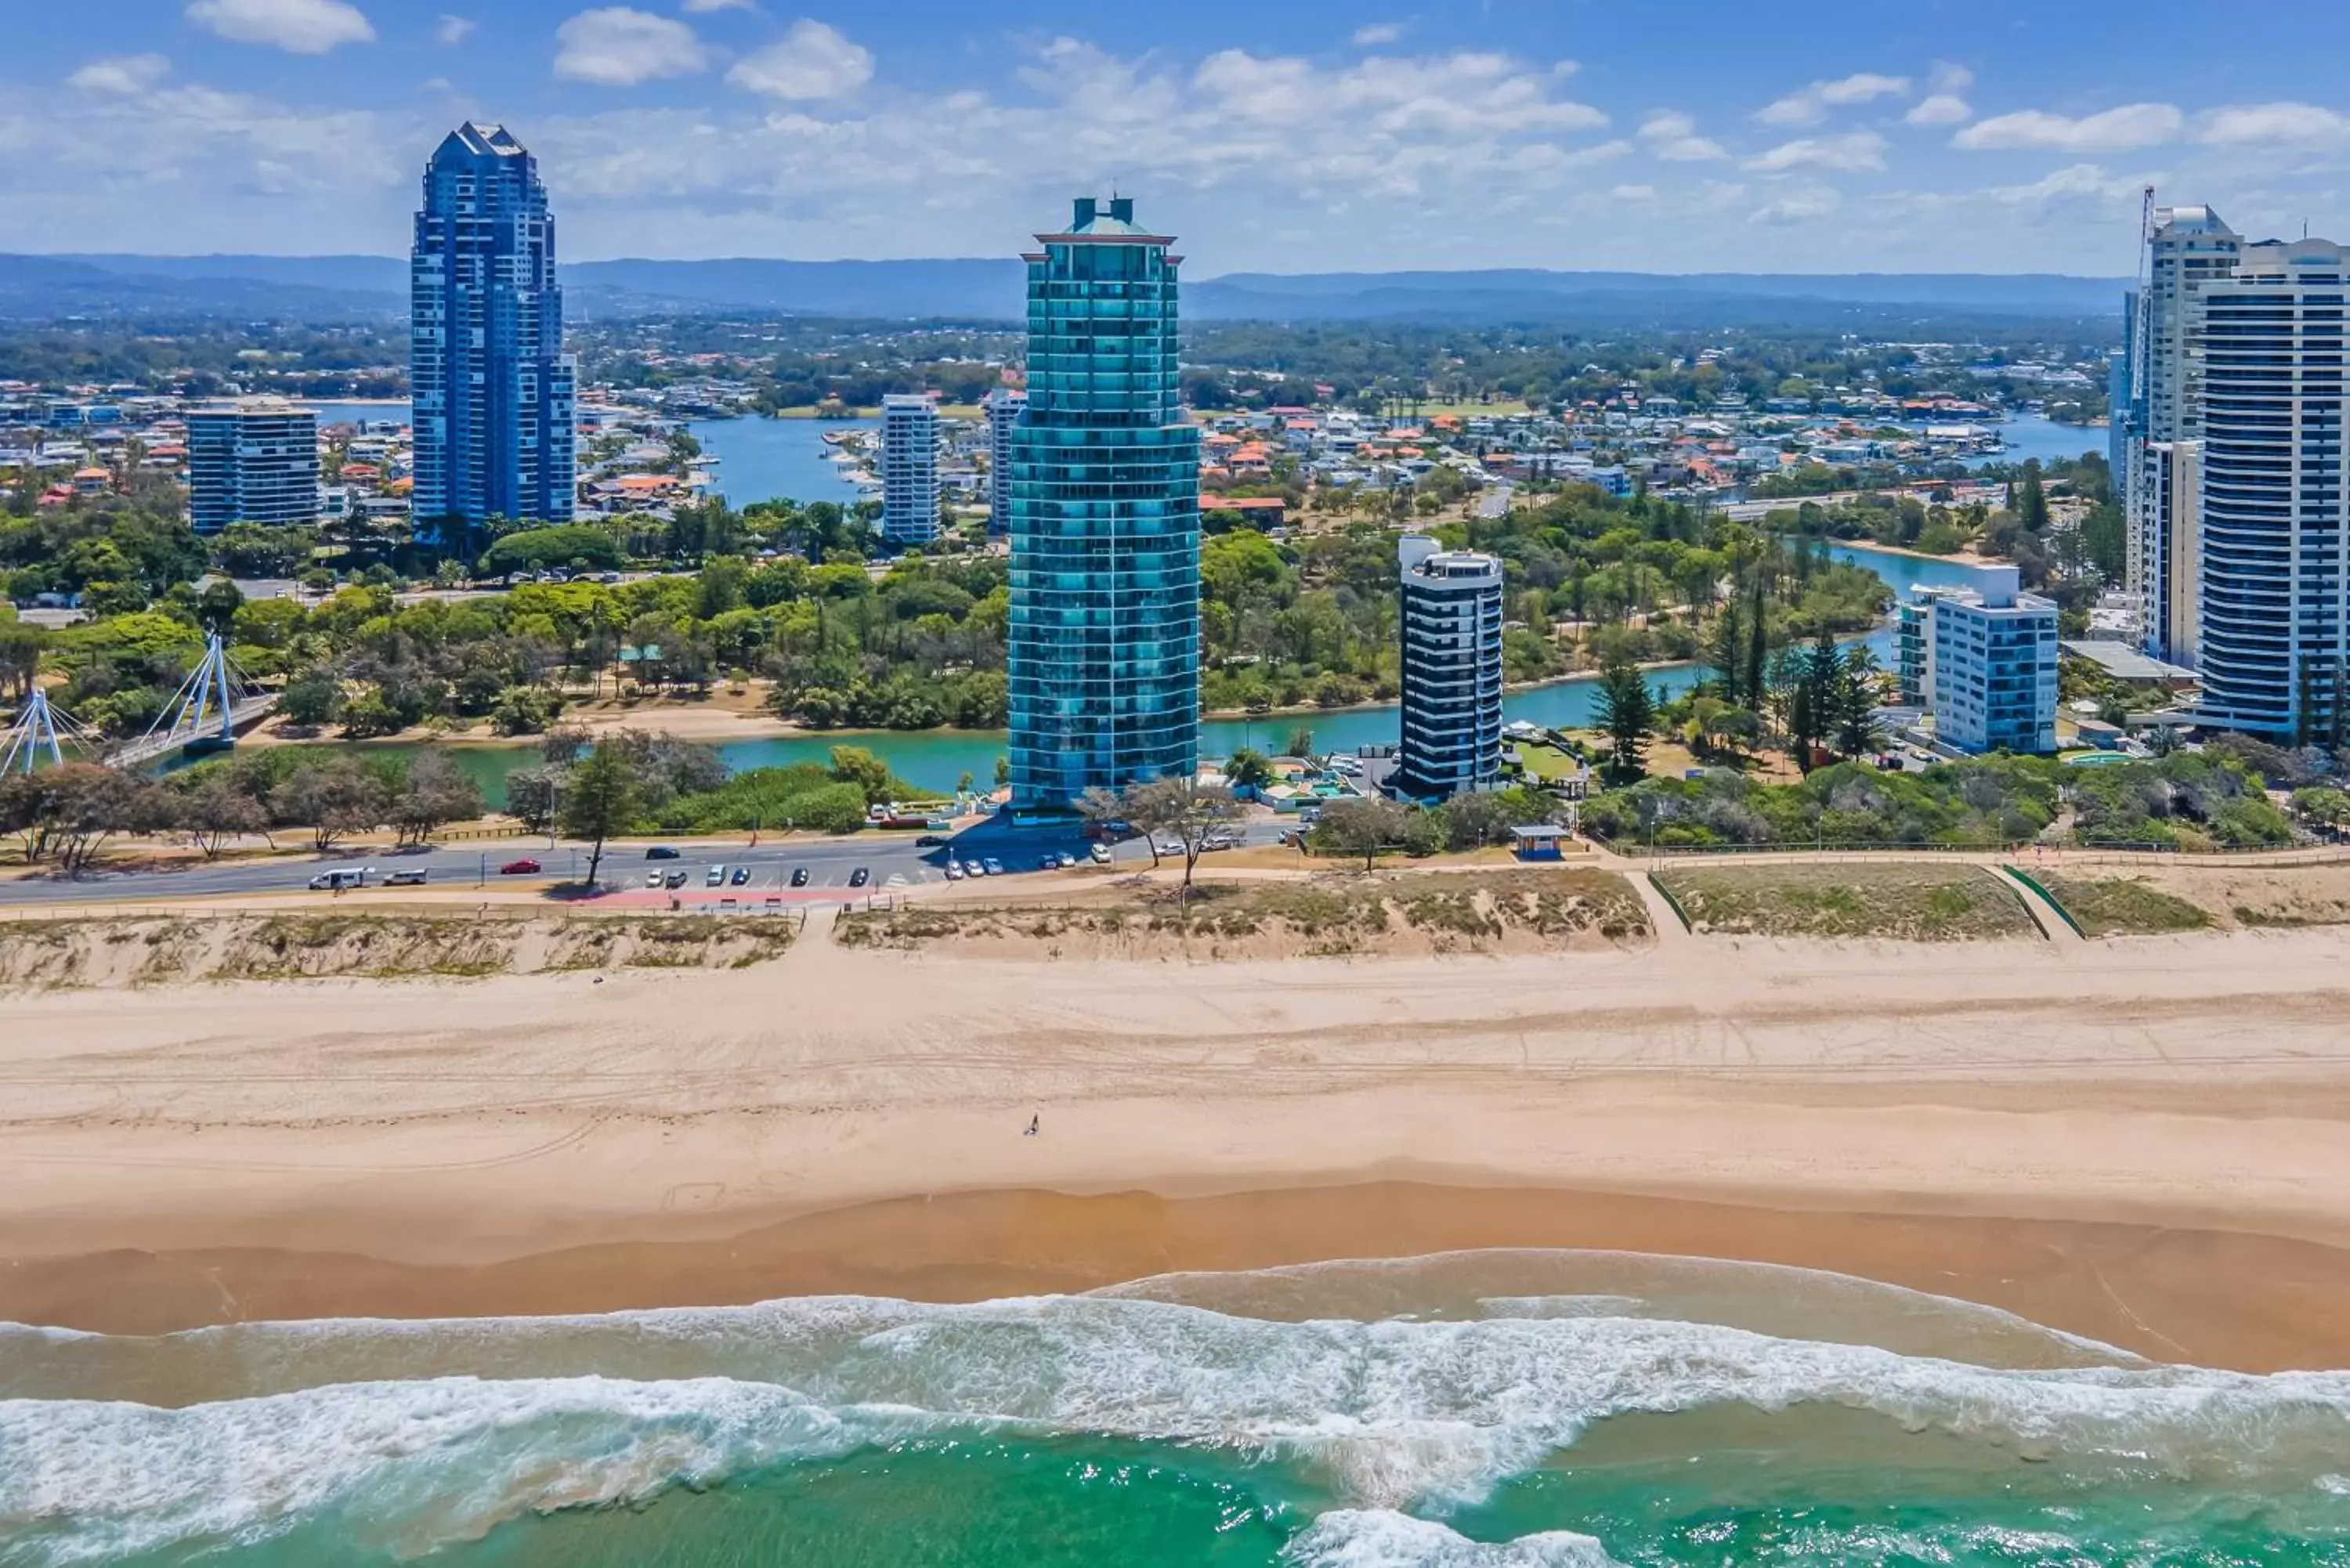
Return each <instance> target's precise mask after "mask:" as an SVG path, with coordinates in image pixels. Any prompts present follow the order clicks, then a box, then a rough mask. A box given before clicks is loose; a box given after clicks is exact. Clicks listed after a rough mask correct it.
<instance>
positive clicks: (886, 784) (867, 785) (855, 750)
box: [832, 746, 898, 806]
mask: <svg viewBox="0 0 2350 1568" xmlns="http://www.w3.org/2000/svg"><path fill="white" fill-rule="evenodd" d="M832 776H833V777H834V778H836V779H838V780H839V781H840V782H841V783H842V784H855V785H857V786H858V788H860V789H862V790H863V791H864V792H865V804H866V805H868V806H874V805H886V804H888V802H889V798H890V796H891V794H893V793H894V790H895V786H896V784H897V782H898V781H897V780H896V779H895V778H893V777H892V776H891V775H890V773H889V763H885V762H883V761H882V760H881V759H880V758H879V757H877V756H875V755H874V754H873V753H871V752H868V751H867V750H866V749H865V748H864V747H862V746H835V747H833V748H832Z"/></svg>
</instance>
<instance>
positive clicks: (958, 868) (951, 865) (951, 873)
mask: <svg viewBox="0 0 2350 1568" xmlns="http://www.w3.org/2000/svg"><path fill="white" fill-rule="evenodd" d="M962 879H963V877H962V864H961V863H960V862H958V861H953V860H950V861H948V862H947V880H948V881H950V882H960V881H962Z"/></svg>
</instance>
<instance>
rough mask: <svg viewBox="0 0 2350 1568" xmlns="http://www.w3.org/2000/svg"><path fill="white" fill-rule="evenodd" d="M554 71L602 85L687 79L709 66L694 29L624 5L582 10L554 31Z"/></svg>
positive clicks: (706, 50)
mask: <svg viewBox="0 0 2350 1568" xmlns="http://www.w3.org/2000/svg"><path fill="white" fill-rule="evenodd" d="M555 41H556V45H557V46H558V47H557V48H556V56H555V74H556V76H559V77H566V78H569V79H571V80H573V81H579V82H594V83H596V84H597V85H598V86H600V87H634V86H635V85H636V84H637V83H639V82H642V81H650V80H652V79H653V78H656V77H690V76H691V75H693V74H694V73H695V72H696V71H700V70H703V69H705V68H707V67H708V66H709V64H710V51H709V50H708V49H706V48H704V47H702V40H701V39H700V38H699V37H697V36H694V31H693V29H692V28H691V27H689V26H686V25H685V24H684V23H682V22H680V21H677V20H675V19H674V18H672V17H669V16H654V15H653V14H652V13H650V11H636V10H631V9H630V8H629V7H628V6H626V5H603V6H598V8H597V9H595V10H592V11H582V12H580V13H579V15H577V16H574V17H572V18H571V19H570V20H568V21H567V22H565V23H564V24H563V26H560V27H557V28H556V30H555Z"/></svg>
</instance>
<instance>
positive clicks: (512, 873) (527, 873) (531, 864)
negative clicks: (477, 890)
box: [498, 856, 546, 877]
mask: <svg viewBox="0 0 2350 1568" xmlns="http://www.w3.org/2000/svg"><path fill="white" fill-rule="evenodd" d="M544 870H546V867H544V866H541V865H540V864H539V863H538V862H537V861H536V860H533V859H531V858H530V857H528V856H525V857H523V858H522V859H520V860H509V861H507V862H506V863H505V864H504V865H503V866H501V867H498V875H499V876H501V877H536V876H537V875H538V874H539V873H540V872H541V871H544Z"/></svg>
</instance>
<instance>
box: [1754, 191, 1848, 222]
mask: <svg viewBox="0 0 2350 1568" xmlns="http://www.w3.org/2000/svg"><path fill="white" fill-rule="evenodd" d="M1843 205H1844V198H1843V197H1841V196H1839V195H1837V194H1836V193H1835V192H1834V191H1832V190H1830V189H1829V188H1828V187H1827V186H1825V185H1807V186H1805V187H1804V189H1802V190H1800V191H1790V192H1787V194H1785V195H1783V196H1782V197H1780V198H1779V199H1778V200H1777V201H1775V202H1769V203H1767V204H1765V205H1763V206H1761V207H1758V208H1756V209H1755V210H1754V213H1753V221H1754V222H1755V223H1770V224H1787V223H1813V222H1815V221H1817V220H1818V219H1821V218H1825V217H1827V216H1829V215H1830V214H1831V213H1835V210H1836V209H1837V208H1839V207H1841V206H1843Z"/></svg>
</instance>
